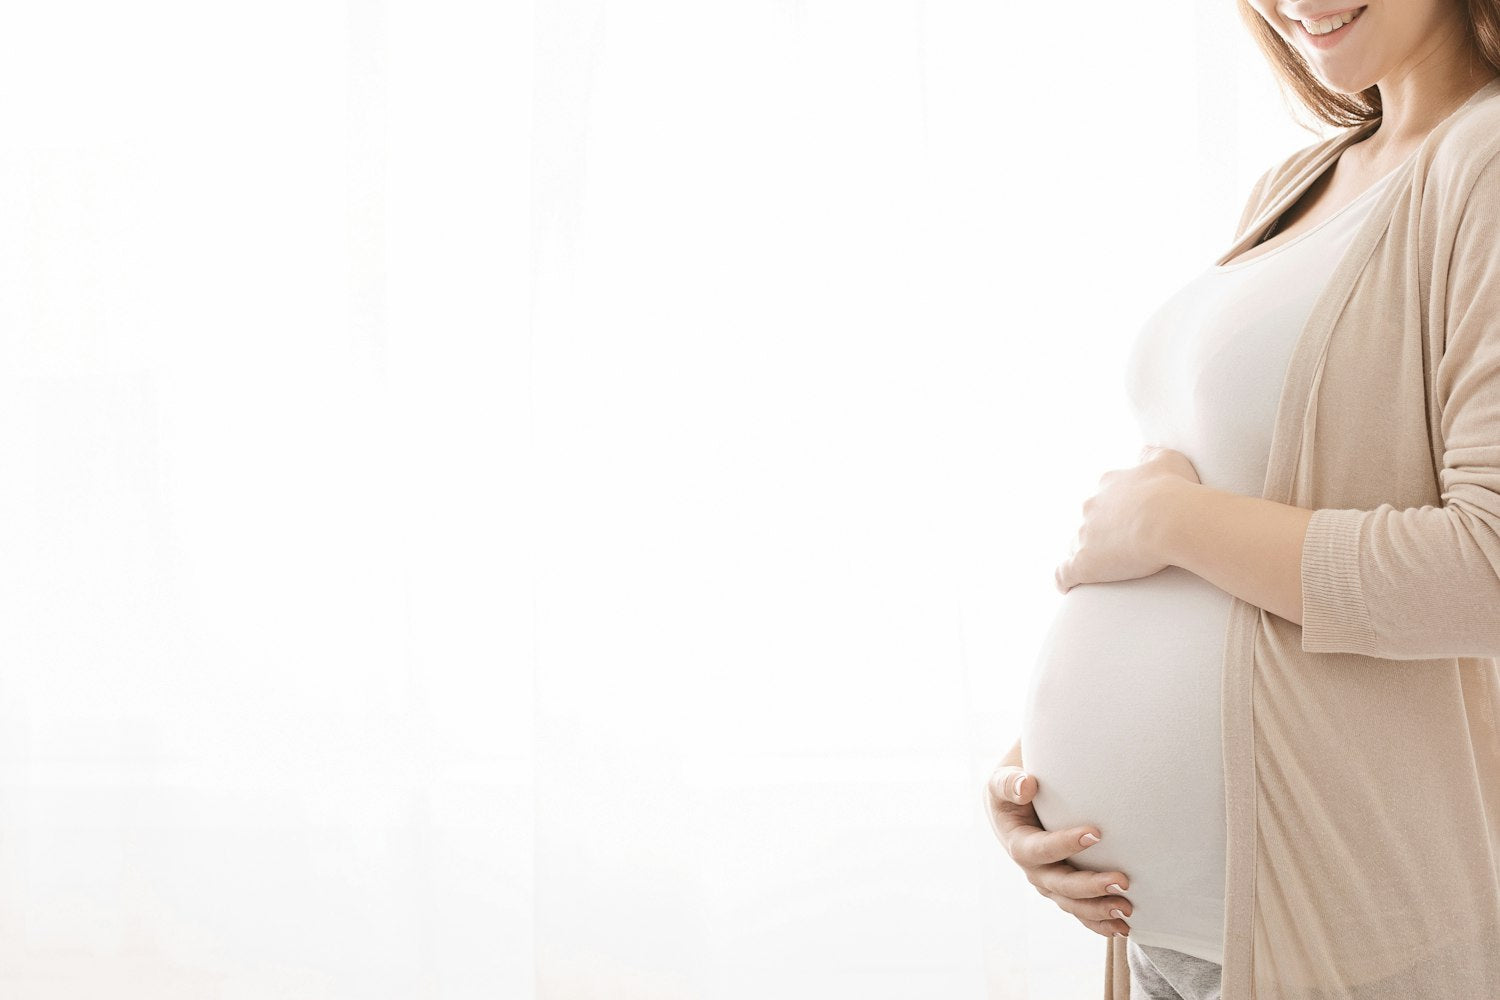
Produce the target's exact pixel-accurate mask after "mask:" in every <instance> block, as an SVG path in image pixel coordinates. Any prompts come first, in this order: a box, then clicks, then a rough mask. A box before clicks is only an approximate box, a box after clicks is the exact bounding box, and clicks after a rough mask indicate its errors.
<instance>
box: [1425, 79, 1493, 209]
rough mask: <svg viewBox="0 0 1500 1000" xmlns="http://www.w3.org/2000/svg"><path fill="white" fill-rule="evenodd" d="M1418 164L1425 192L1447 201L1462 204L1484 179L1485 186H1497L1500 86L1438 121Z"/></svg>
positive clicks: (1441, 200) (1487, 187)
mask: <svg viewBox="0 0 1500 1000" xmlns="http://www.w3.org/2000/svg"><path fill="white" fill-rule="evenodd" d="M1418 166H1419V167H1420V168H1421V169H1422V172H1423V188H1424V194H1430V195H1436V197H1437V199H1438V200H1439V201H1440V202H1441V203H1444V204H1462V203H1463V202H1464V201H1466V200H1467V199H1468V197H1469V195H1470V193H1471V192H1473V190H1474V188H1475V185H1476V184H1477V183H1479V182H1480V181H1481V180H1482V179H1483V180H1484V184H1485V187H1486V189H1494V188H1495V183H1496V181H1500V89H1497V90H1496V91H1495V92H1494V93H1492V94H1490V95H1489V96H1488V97H1485V98H1484V99H1482V100H1481V101H1480V102H1479V103H1477V104H1476V105H1474V107H1472V108H1470V109H1468V110H1467V111H1465V112H1464V113H1463V114H1462V115H1460V116H1459V117H1458V118H1456V119H1454V120H1453V121H1451V122H1444V123H1443V124H1441V125H1439V126H1438V134H1437V135H1436V136H1435V141H1434V142H1433V143H1432V146H1431V148H1430V150H1429V151H1428V153H1427V155H1426V156H1425V157H1424V162H1420V163H1419V164H1418Z"/></svg>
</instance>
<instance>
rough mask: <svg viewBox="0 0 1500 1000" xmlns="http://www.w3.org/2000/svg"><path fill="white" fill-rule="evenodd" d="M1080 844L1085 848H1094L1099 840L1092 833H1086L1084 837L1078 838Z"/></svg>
mask: <svg viewBox="0 0 1500 1000" xmlns="http://www.w3.org/2000/svg"><path fill="white" fill-rule="evenodd" d="M1078 842H1079V843H1080V844H1082V845H1083V846H1084V847H1093V846H1094V845H1095V844H1097V843H1099V838H1098V837H1096V836H1094V835H1093V834H1092V833H1085V834H1084V835H1083V836H1082V837H1079V838H1078Z"/></svg>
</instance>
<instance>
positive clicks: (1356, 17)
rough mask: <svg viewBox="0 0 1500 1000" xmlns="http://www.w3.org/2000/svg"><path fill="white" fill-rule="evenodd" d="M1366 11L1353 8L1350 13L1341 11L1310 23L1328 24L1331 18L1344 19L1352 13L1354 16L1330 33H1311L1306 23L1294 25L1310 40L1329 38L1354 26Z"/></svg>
mask: <svg viewBox="0 0 1500 1000" xmlns="http://www.w3.org/2000/svg"><path fill="white" fill-rule="evenodd" d="M1365 9H1366V8H1364V7H1355V8H1351V10H1348V11H1339V12H1338V13H1337V14H1329V15H1326V16H1325V17H1323V18H1318V19H1315V20H1314V21H1312V22H1310V23H1314V24H1317V23H1320V22H1321V23H1324V24H1326V23H1327V21H1328V19H1329V18H1335V17H1343V16H1345V15H1350V14H1351V13H1352V16H1350V17H1349V20H1347V21H1344V22H1343V23H1342V24H1337V25H1336V26H1335V27H1333V28H1332V29H1331V30H1328V31H1309V30H1308V28H1307V25H1308V23H1309V22H1306V21H1295V22H1294V23H1295V24H1296V25H1297V27H1299V28H1301V29H1302V34H1304V35H1306V36H1308V37H1309V38H1327V37H1328V36H1329V35H1336V34H1338V33H1339V32H1340V31H1343V30H1344V29H1345V28H1347V27H1349V25H1351V24H1353V23H1354V22H1355V21H1358V20H1359V19H1360V16H1361V15H1362V14H1364V12H1365Z"/></svg>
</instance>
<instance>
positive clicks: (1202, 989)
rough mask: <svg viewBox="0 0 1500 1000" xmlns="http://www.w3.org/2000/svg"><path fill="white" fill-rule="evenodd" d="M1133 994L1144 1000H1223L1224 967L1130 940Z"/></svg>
mask: <svg viewBox="0 0 1500 1000" xmlns="http://www.w3.org/2000/svg"><path fill="white" fill-rule="evenodd" d="M1125 956H1126V958H1127V959H1129V961H1130V993H1131V996H1133V997H1139V998H1140V1000H1219V977H1220V976H1221V975H1222V974H1223V972H1224V967H1223V966H1222V965H1217V964H1215V963H1213V962H1210V961H1208V960H1207V959H1202V958H1198V957H1196V956H1194V955H1188V954H1185V953H1183V952H1180V951H1173V950H1172V949H1171V948H1158V947H1157V946H1155V945H1150V944H1136V943H1135V941H1134V940H1132V939H1130V938H1126V940H1125Z"/></svg>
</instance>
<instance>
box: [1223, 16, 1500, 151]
mask: <svg viewBox="0 0 1500 1000" xmlns="http://www.w3.org/2000/svg"><path fill="white" fill-rule="evenodd" d="M1457 2H1458V4H1459V7H1460V9H1461V10H1462V11H1463V13H1464V23H1465V25H1466V26H1467V27H1468V32H1467V33H1468V37H1469V43H1470V45H1471V46H1472V47H1473V48H1474V50H1475V51H1476V52H1477V53H1478V54H1479V56H1480V57H1481V58H1482V59H1483V60H1484V61H1485V62H1487V63H1489V64H1490V67H1491V68H1492V69H1494V70H1495V71H1496V72H1500V0H1457ZM1235 6H1236V7H1238V8H1239V12H1240V19H1241V20H1242V21H1244V22H1245V26H1246V27H1247V28H1249V29H1250V37H1251V38H1253V39H1255V43H1256V44H1257V45H1258V46H1260V51H1261V52H1262V53H1263V54H1264V55H1265V57H1266V61H1268V62H1269V63H1270V64H1271V69H1272V70H1273V71H1275V73H1276V75H1277V76H1278V77H1279V78H1280V80H1281V83H1282V85H1283V93H1285V91H1286V90H1290V91H1291V93H1292V95H1293V96H1295V97H1296V98H1297V99H1298V100H1300V101H1301V102H1302V104H1303V106H1305V107H1306V108H1307V109H1308V110H1309V111H1311V112H1312V113H1313V114H1314V115H1316V116H1317V117H1318V118H1320V119H1321V120H1323V121H1324V122H1327V123H1328V124H1329V125H1336V126H1338V127H1340V128H1343V127H1346V126H1349V125H1359V124H1361V123H1363V122H1367V121H1370V120H1371V119H1374V118H1379V117H1380V89H1379V88H1378V87H1373V86H1371V87H1366V88H1365V89H1364V90H1361V91H1360V92H1359V93H1357V94H1341V93H1339V92H1338V91H1336V90H1329V89H1328V88H1327V87H1325V86H1323V83H1322V81H1320V80H1319V79H1318V78H1317V77H1316V76H1314V75H1313V74H1312V71H1311V70H1309V69H1308V68H1307V63H1306V62H1304V61H1303V60H1302V56H1301V55H1299V54H1298V53H1297V51H1296V50H1295V49H1293V48H1292V47H1291V46H1290V45H1288V44H1287V42H1286V39H1284V38H1282V37H1281V35H1280V34H1279V33H1278V32H1277V31H1276V29H1275V28H1273V27H1271V26H1270V25H1269V24H1267V23H1266V19H1265V18H1264V17H1262V16H1261V13H1260V11H1258V10H1256V9H1255V8H1254V7H1252V6H1251V5H1250V3H1249V0H1235Z"/></svg>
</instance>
